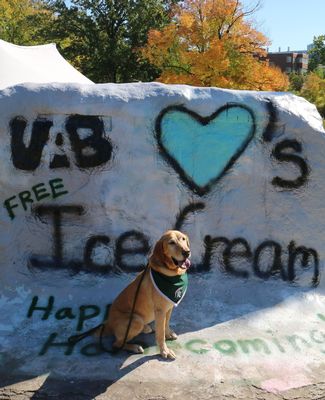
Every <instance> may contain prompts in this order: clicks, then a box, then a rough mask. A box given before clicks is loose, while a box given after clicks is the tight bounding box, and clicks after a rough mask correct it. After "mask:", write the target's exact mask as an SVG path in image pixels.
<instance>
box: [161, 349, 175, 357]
mask: <svg viewBox="0 0 325 400" xmlns="http://www.w3.org/2000/svg"><path fill="white" fill-rule="evenodd" d="M160 355H161V356H162V358H164V359H167V358H168V359H169V360H175V359H176V355H175V353H174V352H173V351H172V350H170V349H169V348H168V347H167V346H166V347H164V348H163V349H161V350H160Z"/></svg>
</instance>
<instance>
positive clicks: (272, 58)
mask: <svg viewBox="0 0 325 400" xmlns="http://www.w3.org/2000/svg"><path fill="white" fill-rule="evenodd" d="M267 59H268V60H269V62H270V65H271V66H272V65H273V66H277V67H279V68H280V69H281V71H282V72H286V73H287V74H290V73H291V72H297V73H299V74H303V73H306V72H307V70H308V53H307V50H302V51H290V50H288V51H279V52H275V53H273V52H272V53H268V54H267Z"/></svg>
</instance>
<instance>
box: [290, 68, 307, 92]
mask: <svg viewBox="0 0 325 400" xmlns="http://www.w3.org/2000/svg"><path fill="white" fill-rule="evenodd" d="M305 80H306V75H305V74H297V73H296V72H292V73H291V74H289V91H290V92H294V93H295V94H299V92H300V91H301V89H302V87H303V85H304V82H305Z"/></svg>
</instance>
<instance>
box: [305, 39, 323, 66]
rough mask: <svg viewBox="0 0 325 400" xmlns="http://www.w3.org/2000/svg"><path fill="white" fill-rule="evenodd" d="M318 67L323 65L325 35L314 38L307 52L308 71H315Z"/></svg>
mask: <svg viewBox="0 0 325 400" xmlns="http://www.w3.org/2000/svg"><path fill="white" fill-rule="evenodd" d="M319 65H325V35H320V36H315V37H314V41H313V48H312V49H311V50H310V51H309V65H308V69H309V71H315V70H316V69H317V67H318V66H319Z"/></svg>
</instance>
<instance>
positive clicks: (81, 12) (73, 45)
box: [44, 0, 176, 82]
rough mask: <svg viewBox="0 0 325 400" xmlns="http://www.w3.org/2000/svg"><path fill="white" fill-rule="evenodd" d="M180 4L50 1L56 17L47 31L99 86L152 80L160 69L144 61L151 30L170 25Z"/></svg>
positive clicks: (160, 0) (122, 0) (158, 0)
mask: <svg viewBox="0 0 325 400" xmlns="http://www.w3.org/2000/svg"><path fill="white" fill-rule="evenodd" d="M175 1H176V0H72V1H71V6H70V7H67V5H66V4H65V2H64V1H63V0H57V1H48V7H49V9H50V10H51V11H52V12H53V13H54V14H55V18H54V19H53V24H52V27H51V29H50V31H49V30H46V31H44V36H45V37H46V38H47V39H48V40H52V41H55V42H57V43H58V45H59V49H60V51H61V53H62V54H63V55H64V56H65V57H66V58H67V59H68V60H69V61H71V62H72V64H73V65H74V66H76V67H77V68H79V69H80V70H81V71H82V72H83V73H84V74H85V75H86V76H88V77H89V78H90V79H92V80H94V81H95V82H129V81H134V80H145V81H146V80H152V79H153V78H155V77H156V76H157V69H156V68H155V67H154V66H151V65H150V64H149V63H148V62H147V61H146V60H143V59H140V58H139V51H138V49H139V48H140V47H142V46H143V45H144V44H145V42H146V39H147V33H148V31H149V29H151V28H161V27H162V26H164V25H165V24H166V23H167V22H168V21H169V17H168V12H169V9H170V6H171V5H172V4H174V3H175Z"/></svg>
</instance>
